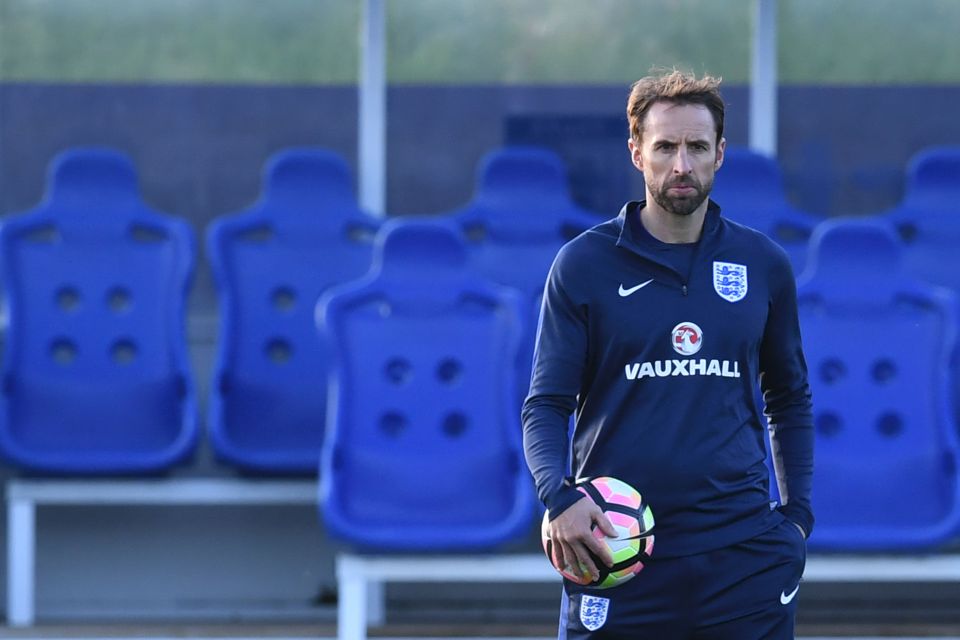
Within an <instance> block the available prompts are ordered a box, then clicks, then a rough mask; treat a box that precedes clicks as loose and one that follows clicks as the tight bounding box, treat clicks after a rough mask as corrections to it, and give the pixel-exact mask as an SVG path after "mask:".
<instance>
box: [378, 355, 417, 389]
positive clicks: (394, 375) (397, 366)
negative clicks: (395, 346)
mask: <svg viewBox="0 0 960 640" xmlns="http://www.w3.org/2000/svg"><path fill="white" fill-rule="evenodd" d="M384 374H385V375H386V376H387V379H388V380H389V381H390V382H392V383H394V384H398V385H399V384H406V383H407V382H409V381H410V378H411V377H412V376H413V366H412V365H411V364H410V362H409V361H408V360H405V359H404V358H392V359H391V360H390V361H389V362H387V365H386V367H384Z"/></svg>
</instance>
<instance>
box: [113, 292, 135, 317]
mask: <svg viewBox="0 0 960 640" xmlns="http://www.w3.org/2000/svg"><path fill="white" fill-rule="evenodd" d="M132 301H133V296H131V295H130V291H129V290H127V289H126V288H124V287H113V288H112V289H110V290H109V291H108V292H107V306H108V307H109V308H110V310H111V311H113V312H114V313H126V312H127V311H130V307H131V306H132V304H133V303H132Z"/></svg>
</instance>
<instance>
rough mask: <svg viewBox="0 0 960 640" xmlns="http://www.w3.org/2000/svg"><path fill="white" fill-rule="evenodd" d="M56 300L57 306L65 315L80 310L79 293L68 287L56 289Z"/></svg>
mask: <svg viewBox="0 0 960 640" xmlns="http://www.w3.org/2000/svg"><path fill="white" fill-rule="evenodd" d="M56 299H57V306H58V307H60V309H61V310H62V311H64V312H66V313H74V312H75V311H77V310H78V309H79V308H80V292H79V291H78V290H77V289H76V288H75V287H72V286H70V285H67V286H63V287H60V288H59V289H57V294H56Z"/></svg>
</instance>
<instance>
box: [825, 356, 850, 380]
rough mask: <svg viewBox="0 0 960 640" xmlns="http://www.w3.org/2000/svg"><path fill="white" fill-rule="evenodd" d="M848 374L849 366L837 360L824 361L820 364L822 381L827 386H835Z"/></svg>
mask: <svg viewBox="0 0 960 640" xmlns="http://www.w3.org/2000/svg"><path fill="white" fill-rule="evenodd" d="M846 374H847V366H846V365H845V364H843V362H842V361H841V360H838V359H837V358H830V359H828V360H824V361H823V363H821V364H820V379H821V380H823V381H824V382H825V383H827V384H834V383H835V382H837V381H839V380H840V378H842V377H844V376H845V375H846Z"/></svg>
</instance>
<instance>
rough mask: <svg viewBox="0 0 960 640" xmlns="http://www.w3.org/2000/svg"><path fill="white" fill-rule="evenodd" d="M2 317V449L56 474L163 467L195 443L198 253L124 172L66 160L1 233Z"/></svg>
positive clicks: (125, 167) (73, 154) (92, 153)
mask: <svg viewBox="0 0 960 640" xmlns="http://www.w3.org/2000/svg"><path fill="white" fill-rule="evenodd" d="M0 260H2V265H3V277H4V286H5V292H4V293H5V296H6V302H7V308H8V313H9V328H8V332H7V340H6V351H5V354H4V360H3V375H4V382H3V383H4V399H5V411H4V415H3V425H2V428H0V430H2V435H0V444H2V446H3V447H4V449H5V451H6V453H7V454H8V455H10V457H11V458H13V459H14V460H15V461H16V462H18V463H20V464H22V465H24V466H28V467H31V468H36V469H42V470H52V471H63V472H112V471H116V472H122V471H137V470H150V469H157V468H161V467H164V466H168V465H170V464H172V463H173V462H175V461H176V460H179V459H181V458H182V457H184V456H185V455H186V454H187V453H188V451H189V449H190V448H191V447H192V444H193V441H194V439H195V436H196V420H195V416H194V413H195V400H194V397H193V383H192V376H191V374H190V369H189V365H188V358H187V345H186V338H185V333H184V320H185V318H184V315H185V301H186V296H187V292H188V287H189V281H190V277H191V274H192V270H193V265H194V241H193V235H192V232H191V230H190V227H189V226H188V225H187V224H185V223H184V222H182V221H179V220H177V219H175V218H172V217H170V216H167V215H163V214H160V213H157V212H155V211H152V210H151V209H149V208H148V207H147V206H145V205H144V204H143V203H142V202H141V200H140V198H139V195H138V191H137V182H136V173H135V170H134V167H133V164H132V163H131V161H130V160H129V159H128V158H127V157H125V156H123V155H122V154H120V153H118V152H116V151H112V150H109V149H100V148H76V149H71V150H69V151H66V152H63V153H61V154H60V155H59V156H57V158H55V160H54V161H53V163H52V164H51V170H50V174H49V178H48V188H47V192H46V195H45V198H44V200H43V202H41V203H40V204H39V205H38V206H37V207H36V208H34V209H32V210H30V211H28V212H25V213H22V214H19V215H15V216H11V217H9V218H8V219H7V220H5V221H4V223H3V225H2V227H0Z"/></svg>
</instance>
